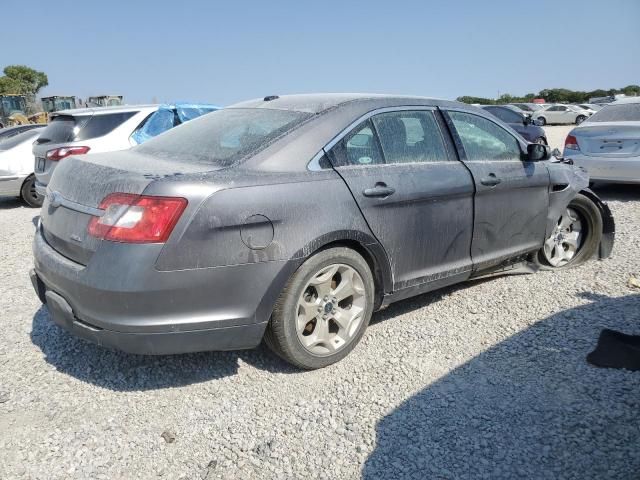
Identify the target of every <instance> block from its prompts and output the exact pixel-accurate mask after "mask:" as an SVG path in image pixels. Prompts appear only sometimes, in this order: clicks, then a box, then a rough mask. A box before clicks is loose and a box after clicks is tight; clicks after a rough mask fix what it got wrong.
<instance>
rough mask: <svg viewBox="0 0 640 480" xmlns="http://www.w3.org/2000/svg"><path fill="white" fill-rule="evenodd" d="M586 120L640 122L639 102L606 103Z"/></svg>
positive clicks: (590, 121)
mask: <svg viewBox="0 0 640 480" xmlns="http://www.w3.org/2000/svg"><path fill="white" fill-rule="evenodd" d="M587 122H589V123H593V122H640V103H621V104H619V105H607V106H605V107H603V108H601V109H600V110H598V111H597V112H596V113H594V114H593V115H592V116H591V117H590V118H589V119H588V120H587Z"/></svg>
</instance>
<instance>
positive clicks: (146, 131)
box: [131, 103, 219, 145]
mask: <svg viewBox="0 0 640 480" xmlns="http://www.w3.org/2000/svg"><path fill="white" fill-rule="evenodd" d="M218 109H219V107H216V106H214V105H206V104H195V103H180V104H176V105H160V106H159V107H158V110H157V111H156V112H154V113H152V114H151V115H150V116H149V118H147V120H146V121H145V122H144V124H143V125H142V126H141V127H140V128H138V129H137V130H136V131H135V132H133V135H131V138H132V139H133V140H134V141H135V142H136V143H137V144H138V145H140V144H141V143H144V142H146V141H147V140H149V139H151V138H153V137H157V136H158V135H160V134H161V133H164V132H166V131H167V130H171V129H172V128H173V127H175V126H177V125H180V124H181V123H184V122H188V121H189V120H193V119H194V118H198V117H199V116H201V115H204V114H206V113H211V112H213V111H215V110H218Z"/></svg>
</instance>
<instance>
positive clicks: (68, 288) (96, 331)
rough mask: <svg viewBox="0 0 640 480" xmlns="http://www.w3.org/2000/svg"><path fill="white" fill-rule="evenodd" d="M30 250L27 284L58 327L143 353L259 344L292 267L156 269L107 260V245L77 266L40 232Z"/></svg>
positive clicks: (276, 264) (270, 264) (121, 257)
mask: <svg viewBox="0 0 640 480" xmlns="http://www.w3.org/2000/svg"><path fill="white" fill-rule="evenodd" d="M114 247H115V248H117V247H118V245H115V246H114ZM33 250H34V263H35V268H34V270H33V271H32V272H31V280H32V283H33V287H34V289H35V291H36V293H37V294H38V296H39V298H40V300H41V301H42V302H43V303H45V304H46V306H47V308H48V310H49V313H50V315H51V318H52V320H53V321H54V322H55V323H56V324H58V325H60V326H62V327H63V328H65V329H67V330H69V331H70V332H71V333H73V334H75V335H77V336H79V337H81V338H84V339H86V340H90V341H92V342H95V343H98V344H100V345H104V346H108V347H112V348H116V349H119V350H123V351H126V352H129V353H139V354H149V355H161V354H174V353H187V352H196V351H210V350H240V349H246V348H253V347H255V346H257V345H258V344H259V343H260V341H261V339H262V336H263V334H264V330H265V328H266V325H267V322H268V320H269V316H270V314H271V310H272V308H273V304H274V303H275V300H276V299H277V296H278V295H279V293H280V291H281V288H282V286H283V285H284V282H286V279H288V276H289V275H290V272H292V271H293V270H294V269H295V265H294V264H292V263H291V262H263V263H254V264H247V265H236V266H230V267H219V268H206V269H193V270H181V271H171V272H160V271H157V270H155V269H154V268H153V261H151V263H150V264H149V262H145V261H144V256H143V257H139V258H137V259H136V260H137V261H136V260H133V259H132V258H131V257H130V256H129V258H127V255H123V254H122V253H123V252H122V251H121V252H119V253H116V254H113V255H112V254H111V253H110V252H109V246H107V248H105V250H106V252H101V251H98V252H96V254H94V258H92V260H91V262H90V264H89V265H87V266H86V267H83V266H82V265H79V264H76V263H74V262H72V261H71V260H69V259H67V258H65V257H63V256H62V255H60V254H59V253H58V252H57V251H55V250H54V249H53V248H52V247H51V246H50V245H49V244H48V243H47V242H46V240H45V239H44V236H43V234H42V230H41V227H39V228H38V229H37V231H36V235H35V238H34V247H33ZM99 256H102V258H96V257H99ZM156 257H157V253H156V254H151V255H149V256H148V258H147V260H149V259H151V258H153V259H155V258H156ZM92 264H97V267H96V268H92ZM132 266H133V267H134V268H131V267H132Z"/></svg>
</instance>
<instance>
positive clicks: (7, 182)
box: [0, 175, 27, 196]
mask: <svg viewBox="0 0 640 480" xmlns="http://www.w3.org/2000/svg"><path fill="white" fill-rule="evenodd" d="M25 178H27V175H7V176H0V195H15V196H18V195H20V189H21V188H22V182H24V179H25Z"/></svg>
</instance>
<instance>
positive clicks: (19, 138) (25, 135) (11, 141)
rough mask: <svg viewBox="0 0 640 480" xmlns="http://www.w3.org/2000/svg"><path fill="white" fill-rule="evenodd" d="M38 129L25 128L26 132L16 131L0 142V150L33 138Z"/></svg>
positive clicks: (36, 134)
mask: <svg viewBox="0 0 640 480" xmlns="http://www.w3.org/2000/svg"><path fill="white" fill-rule="evenodd" d="M39 133H40V130H33V129H32V130H27V131H26V132H22V133H18V134H17V135H14V136H12V137H10V138H8V139H6V140H4V141H2V142H0V151H4V150H9V149H10V148H13V147H15V146H17V145H20V144H21V143H22V142H26V141H28V140H32V141H33V139H35V138H36V137H37V136H38V134H39Z"/></svg>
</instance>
